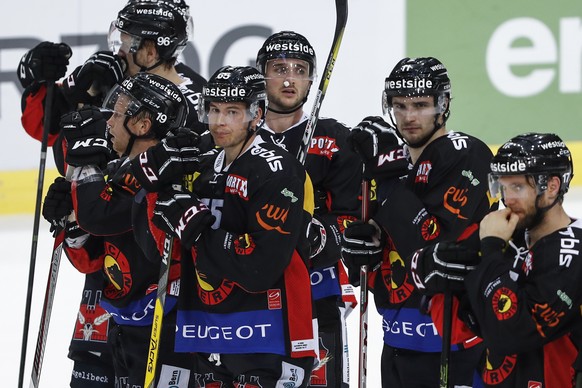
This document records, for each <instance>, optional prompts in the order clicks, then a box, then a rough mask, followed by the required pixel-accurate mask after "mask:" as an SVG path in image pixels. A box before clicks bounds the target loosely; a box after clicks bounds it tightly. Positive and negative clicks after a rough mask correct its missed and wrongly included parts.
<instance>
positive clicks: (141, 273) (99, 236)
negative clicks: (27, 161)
mask: <svg viewBox="0 0 582 388" xmlns="http://www.w3.org/2000/svg"><path fill="white" fill-rule="evenodd" d="M106 173H107V174H108V175H107V179H105V178H104V176H103V174H102V173H101V171H99V170H98V169H96V168H93V167H90V166H89V167H82V168H77V169H75V172H74V175H73V184H72V196H73V205H74V209H75V213H76V215H77V222H78V223H79V226H80V227H81V228H82V229H83V230H85V231H87V232H88V233H90V234H91V236H90V238H89V240H88V242H86V243H85V245H84V246H83V247H82V248H78V249H72V248H67V250H66V252H67V255H68V256H69V258H70V259H71V261H73V262H76V264H75V265H76V266H77V267H78V268H79V269H80V268H81V267H88V265H87V262H89V261H93V263H92V264H91V267H92V268H95V263H94V261H95V260H97V264H99V268H100V271H101V272H102V274H103V285H102V289H103V295H102V299H101V305H102V306H103V307H104V308H105V309H106V310H107V311H108V312H109V313H110V314H111V315H112V317H113V319H114V320H115V321H116V322H117V323H118V324H123V325H135V326H146V325H149V324H151V319H152V316H153V309H154V301H155V297H156V292H155V291H156V289H157V282H158V278H159V271H160V262H161V257H160V255H159V252H158V250H157V248H156V246H155V243H152V244H151V245H147V244H141V245H140V244H138V243H137V242H136V237H135V235H134V230H133V222H134V214H133V212H134V206H135V204H134V199H135V198H134V197H135V195H136V193H137V192H138V191H139V190H140V186H139V184H138V182H137V180H136V179H135V178H134V177H133V175H132V174H131V168H130V164H129V160H128V159H127V158H122V159H119V160H116V161H114V162H111V163H109V165H108V169H107V172H106ZM146 222H147V221H146ZM144 250H145V252H144ZM177 270H178V269H176V270H174V271H173V272H172V273H176V271H177ZM175 278H177V275H176V276H171V279H170V280H171V281H172V280H175ZM172 289H173V287H172V285H171V284H170V286H169V290H172ZM175 304H176V299H173V298H167V299H166V308H167V311H169V310H171V309H172V307H173V306H175Z"/></svg>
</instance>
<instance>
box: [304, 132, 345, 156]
mask: <svg viewBox="0 0 582 388" xmlns="http://www.w3.org/2000/svg"><path fill="white" fill-rule="evenodd" d="M339 150H340V149H339V147H338V146H337V144H336V142H335V139H333V138H331V137H328V136H314V137H313V138H312V139H311V147H309V150H308V152H307V153H309V154H313V155H321V156H325V157H326V158H328V159H329V160H331V158H332V157H333V154H335V153H336V152H338V151H339Z"/></svg>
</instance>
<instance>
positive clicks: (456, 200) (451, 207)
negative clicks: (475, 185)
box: [443, 186, 469, 220]
mask: <svg viewBox="0 0 582 388" xmlns="http://www.w3.org/2000/svg"><path fill="white" fill-rule="evenodd" d="M467 191H469V189H458V188H456V187H454V186H451V187H449V189H448V190H447V192H446V193H445V195H444V197H443V206H444V207H445V209H447V210H448V211H450V212H451V213H453V214H456V215H457V217H458V218H460V219H462V220H466V219H467V217H464V216H462V215H461V208H462V207H463V206H465V205H466V204H467Z"/></svg>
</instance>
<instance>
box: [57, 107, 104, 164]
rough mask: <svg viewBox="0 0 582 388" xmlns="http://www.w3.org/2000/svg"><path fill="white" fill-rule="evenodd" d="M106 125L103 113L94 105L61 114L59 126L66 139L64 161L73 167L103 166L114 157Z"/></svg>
mask: <svg viewBox="0 0 582 388" xmlns="http://www.w3.org/2000/svg"><path fill="white" fill-rule="evenodd" d="M106 126H107V125H106V121H105V118H104V117H103V114H102V113H101V111H100V110H99V108H96V107H94V106H88V107H84V108H81V109H79V111H73V112H70V113H67V114H65V115H63V117H61V124H60V127H61V129H62V131H63V134H64V136H65V138H66V139H67V155H66V158H65V161H66V162H67V163H68V164H69V165H70V166H73V167H81V166H87V165H97V166H98V167H99V168H101V169H103V168H105V166H107V162H109V161H110V160H112V159H113V157H114V155H113V153H112V152H111V149H110V148H109V144H108V141H107V138H106Z"/></svg>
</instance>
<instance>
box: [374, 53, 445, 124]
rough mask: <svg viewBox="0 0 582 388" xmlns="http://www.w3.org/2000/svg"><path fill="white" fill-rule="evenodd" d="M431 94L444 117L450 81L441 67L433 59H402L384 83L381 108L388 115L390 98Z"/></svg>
mask: <svg viewBox="0 0 582 388" xmlns="http://www.w3.org/2000/svg"><path fill="white" fill-rule="evenodd" d="M397 96H398V97H419V96H433V97H434V99H435V106H436V107H437V108H440V113H444V114H445V116H448V110H449V107H448V103H447V101H446V100H445V98H444V97H446V99H447V100H450V98H451V80H450V79H449V75H448V72H447V69H446V68H445V66H444V65H443V64H442V63H441V62H440V61H439V60H438V59H436V58H433V57H424V58H404V59H402V60H400V61H399V62H398V63H397V64H396V66H394V69H392V72H391V73H390V75H389V76H388V77H387V78H386V80H385V82H384V92H383V93H382V109H383V111H384V114H388V112H389V110H390V108H391V106H392V97H397Z"/></svg>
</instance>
